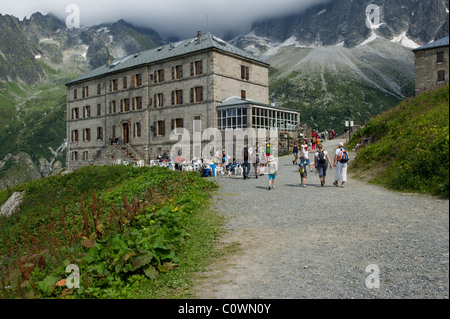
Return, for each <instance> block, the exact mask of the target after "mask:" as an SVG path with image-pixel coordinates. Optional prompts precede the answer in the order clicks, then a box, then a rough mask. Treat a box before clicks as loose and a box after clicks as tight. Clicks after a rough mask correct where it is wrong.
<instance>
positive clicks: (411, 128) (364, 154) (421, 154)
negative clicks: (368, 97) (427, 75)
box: [349, 85, 449, 198]
mask: <svg viewBox="0 0 450 319" xmlns="http://www.w3.org/2000/svg"><path fill="white" fill-rule="evenodd" d="M448 90H449V86H448V85H447V86H446V87H443V88H441V89H438V90H435V91H433V92H429V93H426V94H422V95H420V96H418V97H416V98H410V99H407V100H405V101H403V102H402V103H400V104H399V105H398V106H396V107H395V108H394V109H392V110H390V111H387V112H384V113H383V114H381V115H380V116H378V117H376V118H375V119H373V120H372V121H370V122H369V123H368V124H367V125H366V126H365V127H363V128H362V129H360V130H359V131H358V132H357V133H356V134H355V135H354V136H353V138H352V140H351V141H350V142H349V147H351V148H354V147H355V145H356V143H358V142H359V139H360V137H361V136H366V137H370V136H371V137H372V138H374V139H375V143H372V144H371V145H368V146H366V147H365V148H363V149H362V150H361V151H359V152H358V155H357V157H356V158H355V161H354V163H353V164H352V167H353V170H354V171H355V172H357V173H359V174H368V173H369V174H370V172H376V174H374V173H372V175H375V176H374V177H373V178H372V179H371V180H372V182H373V183H377V184H380V185H384V186H386V187H388V188H390V189H395V190H400V191H407V192H420V193H426V194H432V195H437V196H441V197H444V198H448V197H449V93H448ZM361 172H364V173H361Z"/></svg>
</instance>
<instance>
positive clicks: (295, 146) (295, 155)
mask: <svg viewBox="0 0 450 319" xmlns="http://www.w3.org/2000/svg"><path fill="white" fill-rule="evenodd" d="M292 154H293V155H294V160H293V161H292V164H294V165H295V164H297V159H298V143H297V141H295V142H294V146H293V147H292Z"/></svg>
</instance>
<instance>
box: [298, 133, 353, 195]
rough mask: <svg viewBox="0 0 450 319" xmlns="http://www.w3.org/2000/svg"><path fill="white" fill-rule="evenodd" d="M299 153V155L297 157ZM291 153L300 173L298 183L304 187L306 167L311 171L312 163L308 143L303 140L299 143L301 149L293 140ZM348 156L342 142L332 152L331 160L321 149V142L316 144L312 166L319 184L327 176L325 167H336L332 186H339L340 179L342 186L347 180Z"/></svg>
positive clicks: (321, 184) (322, 184) (322, 183)
mask: <svg viewBox="0 0 450 319" xmlns="http://www.w3.org/2000/svg"><path fill="white" fill-rule="evenodd" d="M299 153H300V157H299ZM292 154H293V156H294V160H293V161H292V163H293V164H295V165H297V169H298V171H299V173H300V184H301V186H302V187H306V180H307V178H308V168H309V171H310V172H312V171H313V169H312V165H311V162H310V160H309V151H308V144H307V142H306V141H305V140H304V141H303V144H302V145H301V149H300V148H299V146H298V143H297V142H294V146H293V147H292ZM348 161H349V156H348V152H347V150H346V149H345V148H344V144H343V143H342V142H341V143H339V147H338V148H337V149H336V151H335V153H334V158H333V161H332V160H331V158H330V154H329V153H328V152H327V151H326V150H324V149H323V145H322V144H321V143H318V144H317V151H316V152H315V153H314V166H315V168H316V169H317V171H318V173H319V180H320V186H324V185H325V179H326V176H327V169H328V167H329V168H330V169H332V168H333V166H334V167H336V171H335V176H334V183H333V185H334V186H339V180H341V187H344V185H345V182H346V181H347V163H348Z"/></svg>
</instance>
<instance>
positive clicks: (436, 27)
mask: <svg viewBox="0 0 450 319" xmlns="http://www.w3.org/2000/svg"><path fill="white" fill-rule="evenodd" d="M377 8H378V9H377ZM448 8H449V0H427V1H423V0H375V1H372V0H332V1H330V2H328V3H326V4H320V5H317V6H313V7H311V8H310V9H308V10H307V11H305V12H299V13H293V14H292V15H290V16H286V17H281V18H276V19H267V20H262V21H258V22H255V23H254V24H253V26H252V31H253V32H254V33H255V35H257V36H263V37H269V38H270V39H271V40H273V41H280V42H284V41H285V40H286V39H288V38H290V37H295V38H296V39H297V41H298V42H299V43H301V44H302V45H303V46H310V45H323V46H334V45H337V44H339V43H343V45H344V46H346V47H354V46H357V45H359V44H361V43H362V42H363V41H364V40H365V39H367V38H368V37H369V36H370V35H371V32H372V29H371V28H368V27H367V24H366V20H367V13H368V14H369V20H371V22H372V23H374V27H375V32H376V33H377V34H378V35H379V36H381V37H384V38H386V39H392V38H393V37H395V36H398V35H399V34H402V33H403V32H405V35H406V36H407V37H408V38H409V39H411V40H412V41H414V42H416V43H419V44H424V43H427V42H429V41H430V40H433V39H434V38H436V39H439V38H442V37H444V36H446V35H448V27H449V21H448Z"/></svg>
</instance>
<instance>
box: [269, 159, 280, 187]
mask: <svg viewBox="0 0 450 319" xmlns="http://www.w3.org/2000/svg"><path fill="white" fill-rule="evenodd" d="M267 168H268V170H269V190H271V189H273V188H275V178H276V177H277V175H278V164H277V162H276V161H275V158H274V157H273V155H270V156H269V162H268V163H267Z"/></svg>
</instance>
